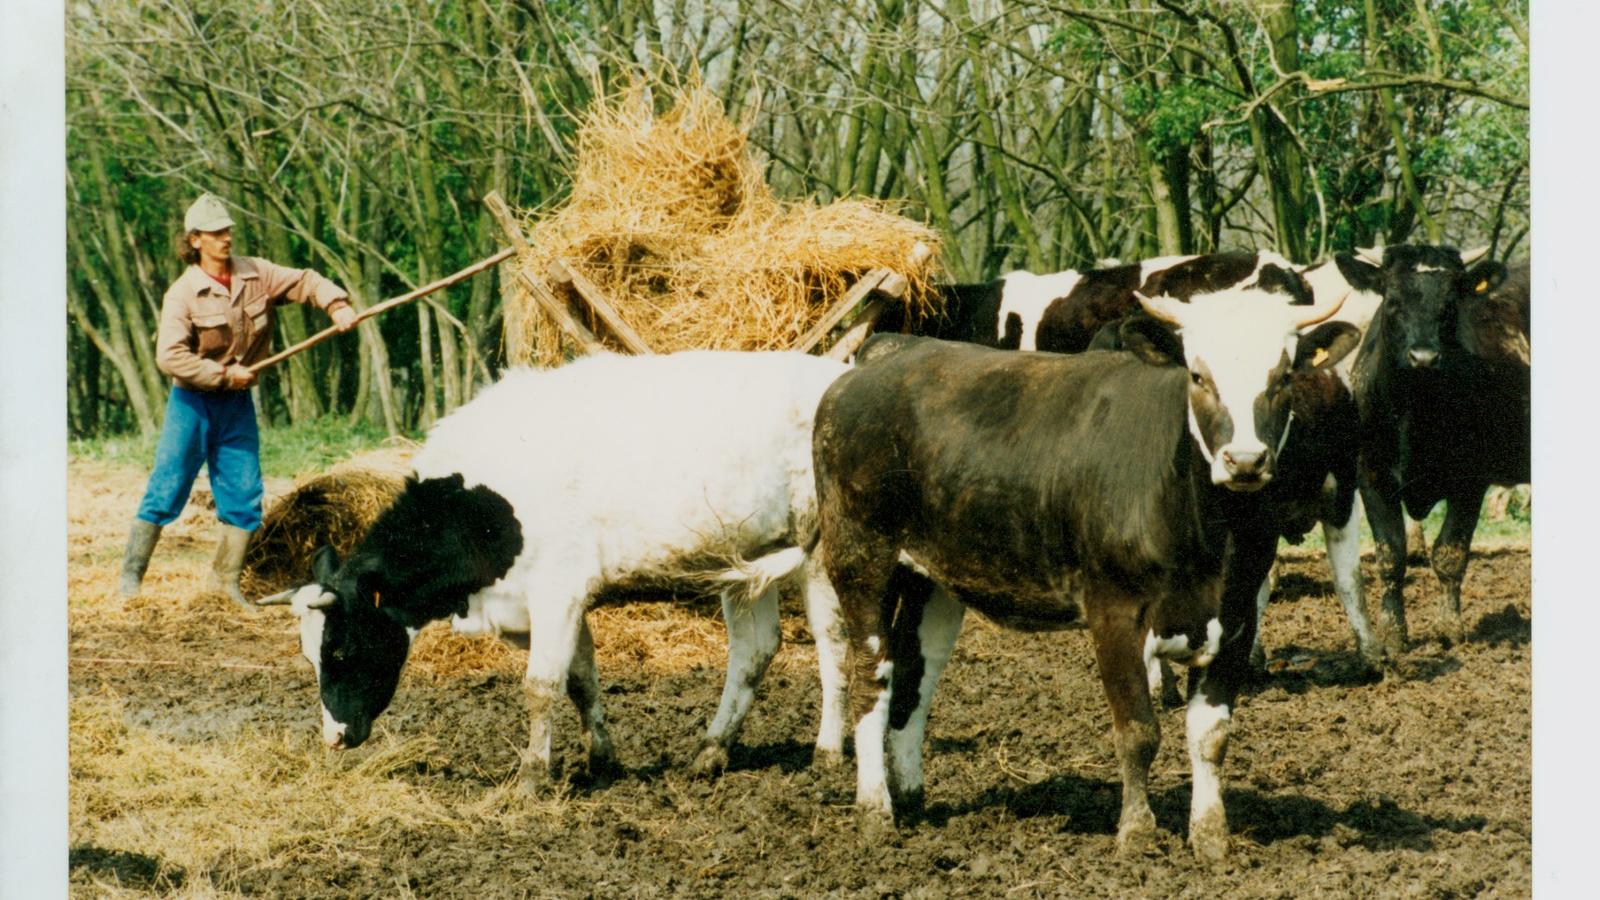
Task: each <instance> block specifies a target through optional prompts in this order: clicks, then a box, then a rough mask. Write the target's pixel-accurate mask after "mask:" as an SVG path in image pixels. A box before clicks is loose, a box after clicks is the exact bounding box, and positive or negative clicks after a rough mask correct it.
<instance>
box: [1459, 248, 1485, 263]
mask: <svg viewBox="0 0 1600 900" xmlns="http://www.w3.org/2000/svg"><path fill="white" fill-rule="evenodd" d="M1488 255H1489V245H1488V244H1484V245H1483V246H1482V247H1478V248H1476V249H1473V250H1464V251H1462V253H1461V264H1462V265H1463V266H1470V265H1472V264H1473V263H1475V262H1477V261H1478V260H1480V259H1483V258H1484V257H1485V256H1488Z"/></svg>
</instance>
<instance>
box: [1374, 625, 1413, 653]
mask: <svg viewBox="0 0 1600 900" xmlns="http://www.w3.org/2000/svg"><path fill="white" fill-rule="evenodd" d="M1385 619H1386V620H1387V621H1384V622H1382V623H1381V624H1380V625H1379V626H1378V642H1379V644H1380V645H1381V646H1382V647H1383V655H1384V657H1385V658H1387V659H1389V660H1391V661H1395V660H1398V659H1400V657H1401V656H1403V655H1405V652H1406V627H1405V626H1404V625H1401V624H1399V623H1397V622H1395V621H1394V620H1393V619H1390V618H1389V617H1387V616H1386V617H1385Z"/></svg>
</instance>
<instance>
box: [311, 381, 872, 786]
mask: <svg viewBox="0 0 1600 900" xmlns="http://www.w3.org/2000/svg"><path fill="white" fill-rule="evenodd" d="M845 370H846V367H845V365H844V364H843V363H839V362H835V361H832V360H827V359H822V358H818V357H812V356H806V355H803V354H796V353H714V352H689V353H678V354H672V355H665V356H642V357H631V356H612V355H601V356H595V357H590V358H586V359H583V360H580V361H577V362H574V363H572V364H570V365H567V366H565V367H563V368H560V369H556V370H553V371H548V372H540V371H529V370H521V371H513V372H511V373H509V374H507V375H506V376H505V377H504V378H503V379H502V380H501V381H500V382H499V383H498V384H495V385H494V386H492V387H490V388H489V389H487V390H485V391H484V392H483V393H481V394H480V395H479V396H478V397H477V398H476V399H474V400H473V401H472V402H470V403H468V404H466V405H465V406H463V407H461V408H460V409H458V410H457V411H455V412H454V413H452V414H451V415H450V416H448V417H446V418H445V419H443V420H441V421H440V422H439V423H438V424H437V425H435V426H434V427H433V429H432V431H430V432H429V435H428V439H427V442H426V444H425V445H424V446H423V447H422V449H421V450H420V451H419V452H418V453H417V454H416V456H415V458H414V459H413V460H412V464H413V466H414V467H415V470H416V474H415V477H414V478H412V479H411V480H409V481H408V482H407V484H406V487H405V490H404V492H403V493H402V494H401V496H400V498H399V500H398V501H396V503H395V504H394V505H393V507H392V508H390V509H389V510H388V511H386V512H385V513H384V514H383V515H382V516H381V517H380V518H379V519H378V520H377V521H376V522H375V523H374V524H373V526H372V528H371V530H370V531H369V532H368V534H367V535H366V536H365V537H364V538H363V540H362V541H361V543H360V545H359V546H358V547H357V548H356V549H355V550H354V551H353V552H352V553H351V555H350V557H349V558H348V559H347V560H345V561H344V562H343V563H342V564H339V563H338V561H337V560H336V559H334V558H333V556H332V551H331V550H328V551H326V552H325V553H323V554H322V555H321V557H320V558H319V560H318V565H317V569H316V572H315V576H314V577H315V581H314V582H313V583H312V584H310V585H307V586H306V587H303V588H301V589H299V590H298V591H297V592H295V593H294V594H293V598H292V603H293V606H294V609H295V611H296V612H297V613H299V615H300V619H301V648H302V651H303V652H304V653H305V656H306V658H307V659H308V660H310V662H311V664H312V666H313V667H314V668H315V669H316V671H317V678H318V683H319V686H320V690H321V696H322V708H323V714H322V717H323V738H324V740H325V741H326V742H327V743H328V744H329V745H330V746H332V747H354V746H356V745H358V744H360V743H361V742H362V741H364V740H365V739H366V738H367V737H368V734H369V732H370V731H371V728H372V723H373V720H374V719H375V718H376V717H377V716H378V714H379V713H381V712H382V711H383V710H384V709H385V708H386V707H387V706H388V704H389V701H390V699H391V698H392V697H393V695H394V691H395V687H396V685H397V683H398V681H399V678H400V671H401V668H402V667H403V666H404V664H405V660H406V656H407V653H408V650H409V647H410V644H411V639H412V638H413V637H414V636H415V634H416V631H417V629H420V628H421V627H422V626H423V625H426V624H427V623H428V622H431V621H435V620H440V619H445V618H449V617H454V618H453V619H452V624H453V626H454V627H455V628H456V630H457V631H464V632H493V633H508V634H517V635H527V636H528V640H529V643H530V647H529V653H528V667H527V674H526V677H525V680H524V683H523V685H524V693H525V697H526V700H527V707H528V717H529V738H528V749H527V753H526V755H525V756H524V759H523V766H522V773H523V781H524V783H525V784H526V785H528V786H529V787H536V786H537V785H538V784H539V783H541V782H542V781H544V780H545V779H547V778H548V774H549V764H550V726H551V716H552V715H553V713H554V705H555V703H556V702H557V699H558V698H559V697H560V696H561V695H562V694H563V693H564V694H566V695H567V696H568V697H569V698H570V699H571V700H572V702H573V703H574V704H575V705H576V706H577V709H578V714H579V718H580V719H581V721H582V724H583V729H584V733H585V742H586V744H587V748H588V753H589V765H590V767H591V769H594V770H605V769H607V768H610V767H611V766H613V765H614V763H615V757H614V753H613V750H612V745H611V740H610V738H609V737H608V736H607V732H606V727H605V722H604V719H603V717H602V712H601V704H600V697H601V695H600V692H599V683H598V678H597V674H596V671H595V664H594V645H593V641H592V639H591V637H590V633H589V628H588V625H587V623H586V621H585V612H586V610H588V609H589V607H590V606H592V605H593V604H595V603H597V602H600V601H602V600H604V599H607V598H610V597H615V596H624V595H629V594H634V593H641V592H643V593H648V594H650V595H653V596H657V597H659V596H662V594H663V592H670V591H677V592H698V593H712V592H716V591H720V592H721V594H722V607H723V614H724V616H725V620H726V625H727V629H728V644H729V654H728V676H727V682H726V684H725V686H724V690H723V694H722V700H721V704H720V706H719V707H718V709H717V713H716V716H715V718H713V719H712V721H711V724H710V726H709V728H708V730H707V733H706V737H705V743H704V745H703V747H702V750H701V753H700V755H699V757H698V758H697V760H696V768H697V769H700V770H702V771H714V770H717V769H720V768H721V767H722V766H723V765H724V764H725V763H726V760H727V750H728V747H729V746H730V745H731V744H732V743H733V741H734V739H735V736H736V735H737V733H738V730H739V726H740V725H741V723H742V722H743V721H744V718H745V714H746V713H747V712H748V711H749V709H750V704H751V701H752V698H753V697H754V691H755V687H756V685H757V683H758V682H759V681H760V679H761V676H762V673H763V672H764V671H765V670H766V667H767V664H768V663H769V662H770V661H771V659H772V656H773V654H774V653H775V652H776V651H777V648H778V644H779V628H778V587H779V582H781V581H782V580H784V579H787V578H791V577H792V578H799V579H803V580H804V584H805V588H806V595H807V601H806V606H807V612H808V615H809V616H810V621H811V630H812V632H813V633H814V634H815V636H816V638H817V653H818V657H819V660H820V663H821V670H822V682H823V686H822V724H821V727H820V729H819V733H818V737H817V753H818V756H819V759H827V758H836V757H838V756H839V754H840V751H841V742H842V738H843V732H842V727H843V708H844V690H845V671H844V665H845V660H844V657H845V647H844V644H843V640H844V632H843V625H842V623H840V622H839V621H838V620H837V599H836V598H835V596H834V594H833V591H832V589H831V588H830V587H829V585H828V582H827V580H826V579H825V578H824V577H823V576H822V574H821V572H820V570H819V568H818V567H817V566H816V565H815V564H814V563H813V562H812V561H810V560H809V559H808V549H809V548H811V547H813V546H814V545H815V542H816V531H817V519H816V486H815V479H814V477H813V475H812V463H811V427H812V417H813V415H814V414H815V412H816V407H817V401H818V398H820V397H821V396H822V392H823V390H824V389H825V388H826V387H827V386H828V385H829V384H831V383H832V382H833V380H834V379H835V378H837V377H838V376H839V375H840V374H841V373H843V372H844V371H845Z"/></svg>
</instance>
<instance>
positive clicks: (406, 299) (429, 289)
mask: <svg viewBox="0 0 1600 900" xmlns="http://www.w3.org/2000/svg"><path fill="white" fill-rule="evenodd" d="M516 252H517V249H516V248H515V247H506V248H505V249H503V250H501V251H500V252H499V253H496V254H495V255H493V256H491V257H489V258H488V259H485V260H482V261H481V262H475V263H473V264H472V265H470V266H467V267H466V268H465V269H462V270H461V271H459V272H457V273H455V274H454V275H447V276H445V277H444V278H441V279H439V280H438V281H435V282H431V283H429V284H425V285H423V286H422V287H419V288H417V289H416V290H414V291H412V292H410V293H408V294H401V295H400V296H398V297H393V298H390V299H388V300H385V301H383V302H382V303H379V304H377V305H376V306H369V307H367V308H366V309H364V310H362V311H360V312H358V313H356V317H355V320H354V321H353V322H352V323H351V324H352V325H355V324H357V323H359V322H361V321H363V320H365V319H370V318H372V317H373V316H375V315H377V314H378V313H382V312H388V311H389V310H391V309H394V308H395V307H396V306H400V305H401V304H405V303H410V302H411V301H412V300H415V299H417V298H418V297H425V296H427V295H429V294H431V293H433V292H434V291H437V290H439V289H440V288H447V287H449V286H450V285H452V284H455V283H456V282H458V281H464V280H466V279H468V278H471V277H472V276H474V275H476V274H478V273H479V272H482V271H483V270H484V269H488V268H490V267H492V266H496V265H498V264H500V263H502V262H505V261H506V259H508V258H509V257H510V256H511V255H512V254H513V253H516ZM339 333H340V332H339V326H337V325H331V326H329V327H327V328H324V329H323V330H321V331H319V332H317V333H316V334H314V335H312V336H311V337H308V338H306V339H305V340H303V341H301V342H300V343H298V344H295V345H294V346H292V347H286V348H284V349H283V350H280V351H278V352H277V353H274V354H272V355H271V356H269V357H267V358H266V359H263V360H262V361H260V362H258V363H256V364H255V365H253V366H250V367H249V369H250V372H251V374H254V373H256V372H260V371H261V370H262V369H265V368H267V367H268V366H275V365H277V364H278V363H281V362H283V361H284V360H286V359H288V358H289V357H291V356H293V355H295V354H296V353H299V352H300V351H302V350H306V349H308V348H311V347H315V346H316V345H318V344H320V343H322V342H323V341H325V340H327V339H328V338H331V337H333V336H334V335H336V334H339Z"/></svg>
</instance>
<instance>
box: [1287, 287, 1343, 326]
mask: <svg viewBox="0 0 1600 900" xmlns="http://www.w3.org/2000/svg"><path fill="white" fill-rule="evenodd" d="M1350 294H1351V292H1350V291H1345V292H1344V293H1342V294H1340V295H1339V299H1337V300H1335V301H1333V302H1332V303H1329V304H1327V305H1326V306H1322V307H1315V306H1313V307H1312V308H1311V310H1310V313H1309V314H1308V315H1307V316H1306V317H1305V318H1304V319H1300V320H1298V321H1296V322H1295V324H1294V327H1295V330H1296V331H1298V330H1300V329H1301V328H1310V327H1311V326H1312V325H1315V324H1317V323H1318V322H1325V321H1327V320H1328V319H1330V318H1332V317H1333V314H1334V313H1336V312H1338V311H1339V308H1340V307H1341V306H1344V301H1345V300H1348V299H1349V298H1350Z"/></svg>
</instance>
